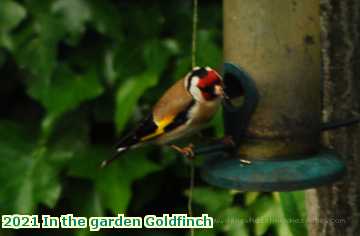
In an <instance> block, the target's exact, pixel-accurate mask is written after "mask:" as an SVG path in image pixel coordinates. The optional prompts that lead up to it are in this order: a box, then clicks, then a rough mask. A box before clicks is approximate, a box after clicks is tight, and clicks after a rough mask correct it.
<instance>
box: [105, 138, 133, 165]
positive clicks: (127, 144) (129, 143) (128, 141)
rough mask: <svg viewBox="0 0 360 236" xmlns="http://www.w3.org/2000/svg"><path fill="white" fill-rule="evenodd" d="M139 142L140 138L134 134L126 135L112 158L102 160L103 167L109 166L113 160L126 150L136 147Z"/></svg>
mask: <svg viewBox="0 0 360 236" xmlns="http://www.w3.org/2000/svg"><path fill="white" fill-rule="evenodd" d="M138 142H139V140H138V139H137V137H136V135H134V134H130V135H127V136H125V137H124V138H123V139H121V140H120V142H119V143H118V145H117V146H116V153H115V154H114V155H113V156H112V157H111V158H110V159H107V160H104V161H102V162H101V168H104V167H106V166H108V165H109V164H110V163H111V162H113V161H115V160H116V159H117V158H119V157H120V156H121V155H122V154H124V153H125V152H126V151H128V150H130V149H132V148H134V147H136V144H138Z"/></svg>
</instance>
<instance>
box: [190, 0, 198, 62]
mask: <svg viewBox="0 0 360 236" xmlns="http://www.w3.org/2000/svg"><path fill="white" fill-rule="evenodd" d="M192 21H193V22H192V23H193V25H192V26H193V27H192V50H191V51H192V52H191V55H192V57H191V65H192V67H193V68H194V67H195V66H196V36H197V23H198V0H193V20H192Z"/></svg>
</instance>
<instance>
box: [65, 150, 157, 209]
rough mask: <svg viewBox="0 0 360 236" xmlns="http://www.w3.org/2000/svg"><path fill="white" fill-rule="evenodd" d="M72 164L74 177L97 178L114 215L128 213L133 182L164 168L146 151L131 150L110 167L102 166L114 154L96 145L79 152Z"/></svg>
mask: <svg viewBox="0 0 360 236" xmlns="http://www.w3.org/2000/svg"><path fill="white" fill-rule="evenodd" d="M77 156H78V157H77V158H76V159H75V160H74V162H73V163H72V165H71V167H70V172H69V174H70V175H71V176H76V177H82V178H90V179H93V180H94V181H95V185H96V190H97V191H98V192H99V194H100V197H101V199H102V202H103V204H104V205H105V207H107V208H108V209H110V210H112V212H113V213H114V214H117V213H119V212H125V211H126V209H127V206H128V204H129V201H130V198H131V194H132V192H131V184H132V183H133V182H134V181H135V180H137V179H141V178H143V177H144V176H146V175H148V174H150V173H152V172H155V171H157V170H159V169H160V167H159V166H158V165H156V164H155V163H153V162H151V161H149V160H147V158H146V153H145V151H144V150H134V151H133V152H129V153H127V154H126V156H124V157H122V159H119V160H117V161H115V162H113V163H111V165H110V166H108V167H106V168H104V169H100V168H99V166H100V163H101V161H102V160H104V159H107V158H109V157H110V154H109V152H108V150H103V149H100V148H92V149H89V150H87V151H85V152H83V153H79V154H78V155H77Z"/></svg>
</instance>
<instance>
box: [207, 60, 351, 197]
mask: <svg viewBox="0 0 360 236" xmlns="http://www.w3.org/2000/svg"><path fill="white" fill-rule="evenodd" d="M223 78H224V83H225V91H226V92H227V94H228V95H229V97H230V98H231V99H234V100H235V99H236V97H238V96H240V95H243V96H244V98H245V100H244V103H243V105H242V106H240V107H237V108H236V109H234V110H233V111H226V109H224V120H225V121H226V122H225V133H226V135H230V136H232V137H233V139H234V141H235V143H236V144H238V145H241V140H242V138H243V136H242V135H243V134H244V133H245V130H246V127H247V125H248V123H249V121H250V118H251V114H252V113H253V112H254V110H255V108H256V104H257V102H258V99H259V96H258V92H257V89H256V86H255V83H254V81H253V80H252V79H251V77H250V76H249V75H248V74H247V73H246V72H245V71H244V70H242V69H241V68H240V67H238V66H235V65H234V64H231V63H225V64H224V71H223ZM209 150H210V152H208V153H207V154H204V155H205V159H206V161H205V164H204V166H203V168H202V177H203V179H204V180H205V181H207V182H208V183H209V184H212V185H215V186H219V187H223V188H232V189H239V190H242V191H291V190H300V189H306V188H313V187H317V186H320V185H325V184H329V183H332V182H334V181H336V180H338V179H339V178H340V177H341V176H342V175H344V173H345V165H344V163H343V162H342V161H340V160H339V159H338V155H337V154H336V153H335V152H332V151H329V150H323V149H321V150H320V151H318V152H317V153H314V154H311V155H292V156H281V157H280V156H279V157H274V158H272V159H271V160H262V159H263V158H262V157H254V158H251V164H245V163H243V162H241V161H240V160H241V159H242V157H241V156H239V155H238V154H236V152H231V151H229V150H225V148H222V146H221V145H220V146H219V148H218V149H217V150H215V149H214V148H212V149H209Z"/></svg>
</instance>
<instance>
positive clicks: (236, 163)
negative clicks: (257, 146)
mask: <svg viewBox="0 0 360 236" xmlns="http://www.w3.org/2000/svg"><path fill="white" fill-rule="evenodd" d="M228 155H229V154H227V153H226V152H222V153H217V154H212V155H211V160H217V161H215V162H214V161H209V162H207V163H206V164H205V165H204V166H203V169H202V177H203V179H204V180H205V181H207V182H208V183H210V184H212V185H215V186H219V187H223V188H232V189H239V190H242V191H292V190H300V189H306V188H313V187H317V186H320V185H325V184H329V183H332V182H334V181H336V180H338V179H339V178H340V177H341V176H343V175H344V173H345V165H344V163H343V162H342V161H341V160H339V159H338V157H337V155H336V154H335V153H334V152H332V151H328V150H326V151H321V152H319V153H317V154H314V155H311V156H302V157H301V156H297V157H289V158H288V159H287V160H254V161H252V162H251V164H244V163H242V162H241V161H240V159H234V158H231V159H229V158H228Z"/></svg>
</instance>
